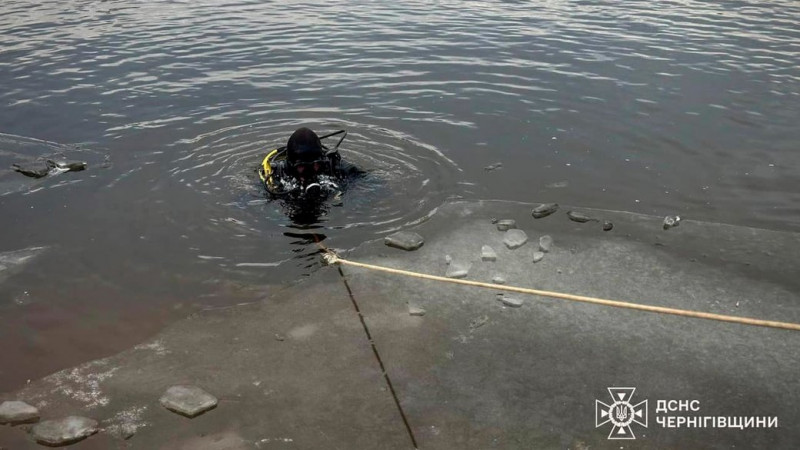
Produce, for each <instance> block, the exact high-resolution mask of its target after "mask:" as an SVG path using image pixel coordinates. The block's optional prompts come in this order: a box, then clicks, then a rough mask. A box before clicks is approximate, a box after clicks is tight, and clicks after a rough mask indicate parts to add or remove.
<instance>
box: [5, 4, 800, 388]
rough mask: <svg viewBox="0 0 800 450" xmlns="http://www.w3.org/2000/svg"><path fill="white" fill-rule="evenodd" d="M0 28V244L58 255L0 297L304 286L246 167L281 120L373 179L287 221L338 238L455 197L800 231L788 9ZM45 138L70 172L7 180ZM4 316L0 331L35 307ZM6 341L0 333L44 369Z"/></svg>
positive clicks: (497, 9) (49, 23)
mask: <svg viewBox="0 0 800 450" xmlns="http://www.w3.org/2000/svg"><path fill="white" fill-rule="evenodd" d="M0 17H2V19H0V36H2V37H0V43H2V45H0V86H3V89H2V90H0V101H2V105H3V107H2V113H0V133H6V134H7V135H11V138H9V139H10V140H11V142H12V144H11V145H16V147H15V149H10V150H9V148H8V145H6V144H8V142H6V143H3V141H2V140H0V163H2V165H3V167H0V188H2V189H3V191H2V192H3V193H7V195H2V196H0V227H1V229H2V233H0V251H7V250H16V249H21V248H26V247H37V246H49V247H51V250H50V251H49V253H50V254H51V255H52V256H51V257H52V258H53V259H52V260H50V259H44V258H43V261H44V262H37V267H36V271H37V272H36V273H37V275H36V276H34V275H32V274H28V275H25V273H27V272H23V273H22V274H20V275H18V276H15V277H14V278H11V279H10V280H9V281H8V283H5V284H4V285H3V286H0V289H5V291H4V292H6V293H7V297H4V298H17V296H18V295H21V294H22V292H24V291H27V292H28V293H29V295H30V296H32V297H33V298H34V300H31V301H32V302H33V304H37V305H38V306H36V307H37V308H41V309H45V310H47V309H48V308H50V309H51V310H55V308H56V306H55V305H57V304H58V305H68V304H70V303H71V302H78V300H80V301H85V302H87V303H86V305H89V306H87V308H88V309H89V310H91V309H92V307H91V306H92V305H94V307H95V309H96V310H98V311H101V310H102V311H114V310H119V311H124V310H125V308H123V307H122V305H129V304H130V303H131V302H134V301H135V302H140V303H141V302H145V303H146V304H147V305H148V306H147V307H142V308H139V309H138V310H137V311H138V312H136V313H135V314H138V315H139V316H137V317H143V315H144V313H143V312H142V310H143V309H147V308H150V307H152V311H156V312H158V311H163V309H161V310H160V309H159V308H169V307H170V305H173V304H175V303H176V302H178V303H180V302H186V303H187V304H198V305H203V304H208V303H213V302H224V301H225V300H224V299H219V297H224V296H226V295H228V294H229V293H230V292H232V291H237V289H238V288H237V289H231V287H230V286H231V283H242V284H243V285H244V284H246V285H258V284H260V283H265V281H264V280H269V281H270V282H275V283H282V282H287V281H291V280H295V279H297V278H298V277H300V276H301V275H305V274H308V273H311V272H312V271H313V270H315V268H316V267H318V265H316V264H318V263H312V262H311V261H312V259H313V258H311V255H313V252H315V251H316V250H315V249H314V248H313V247H314V246H313V245H311V244H310V243H309V242H308V239H305V238H297V237H291V236H290V235H289V233H295V232H296V231H297V230H296V229H295V228H293V226H294V225H293V221H292V219H291V218H290V217H287V215H286V211H285V210H284V208H283V207H282V205H280V204H279V203H276V202H269V201H268V199H267V197H266V194H265V193H264V192H263V189H262V187H261V186H260V185H259V180H258V177H257V175H256V173H255V168H256V167H257V165H258V163H259V162H260V160H261V158H263V156H264V154H265V153H266V152H267V151H268V150H270V149H272V148H275V147H278V146H280V145H284V144H285V141H286V139H287V138H288V136H289V134H290V133H291V132H292V131H293V130H294V129H296V128H297V127H299V126H309V127H311V128H313V129H316V130H321V131H324V130H333V129H340V128H346V129H347V130H348V132H349V135H348V140H347V141H346V142H345V143H344V144H343V147H342V154H343V156H344V157H345V158H346V159H348V160H350V161H352V162H353V163H355V164H357V165H358V166H359V167H362V168H364V169H366V170H368V171H369V174H370V175H369V176H368V177H366V178H365V179H364V180H362V182H359V183H357V184H356V185H354V186H353V187H352V188H351V189H349V190H348V192H347V194H346V196H345V198H344V199H343V205H342V206H341V207H330V208H328V209H326V210H324V211H317V212H318V213H319V214H315V217H311V218H309V217H306V218H299V217H295V219H296V220H295V221H294V222H299V223H301V222H307V223H315V224H317V225H318V226H319V227H320V228H319V229H315V231H314V233H317V231H319V234H320V235H325V236H327V241H326V242H328V244H329V245H331V246H335V247H338V248H351V247H353V246H355V245H357V244H358V243H360V242H362V241H364V240H365V239H375V238H378V237H380V236H382V235H383V234H385V233H386V232H388V231H390V230H394V229H398V228H401V227H403V226H406V225H408V224H412V223H416V222H419V221H422V220H425V219H426V218H427V217H429V216H430V215H431V214H433V213H434V212H435V211H436V208H437V207H438V206H439V205H440V204H442V202H444V201H445V200H446V199H448V198H454V197H455V198H458V197H468V198H502V199H509V200H523V201H548V202H550V201H553V202H559V203H564V204H573V205H585V206H590V207H595V208H606V209H619V210H628V211H635V212H642V213H651V214H656V215H663V216H665V215H675V214H679V215H681V216H682V217H687V218H695V219H703V220H711V221H720V222H727V223H734V224H743V225H751V226H758V227H766V228H774V229H791V230H798V227H799V226H798V223H800V220H798V219H800V207H798V205H800V190H798V189H797V173H798V171H800V152H798V151H797V143H798V142H800V131H798V130H799V129H798V128H797V126H796V122H797V117H800V101H798V97H799V96H800V89H798V87H799V86H800V66H799V65H798V64H797V62H798V61H799V60H800V44H798V43H799V42H800V31H799V30H798V27H797V23H798V22H799V21H800V5H798V3H797V2H793V1H788V0H784V1H774V2H769V3H763V2H755V1H735V2H716V3H715V2H704V1H691V0H689V1H666V2H658V3H653V2H645V1H636V2H625V3H619V4H617V3H613V2H611V3H609V2H601V1H592V0H587V1H580V2H563V1H551V2H544V3H533V4H531V3H528V2H472V1H468V2H439V3H436V4H431V3H430V2H419V1H410V2H402V3H399V4H398V3H390V2H379V3H374V2H355V3H352V2H350V3H338V2H293V1H288V2H280V3H277V4H269V5H265V4H263V2H258V1H255V0H241V1H229V2H220V1H210V0H199V1H192V2H183V1H164V0H158V1H156V0H149V1H142V2H120V1H116V0H110V1H92V0H76V1H69V2H63V1H56V0H45V1H42V2H36V3H35V4H33V3H30V2H5V3H3V4H2V5H0ZM23 136H24V137H23ZM6 140H7V141H8V139H6ZM44 141H46V142H50V143H53V142H57V143H64V144H70V143H80V145H79V150H80V151H81V152H83V153H84V155H86V159H88V160H89V161H88V162H89V168H88V170H87V171H85V172H81V173H67V174H62V175H60V176H59V177H57V178H53V179H51V180H50V179H47V178H45V179H43V180H42V181H41V182H37V183H38V184H37V183H31V182H30V181H29V180H25V181H24V182H21V181H20V180H19V179H18V178H15V176H16V175H17V174H12V173H11V172H10V171H6V167H7V166H8V165H9V164H11V163H13V162H16V160H17V159H22V160H26V159H35V158H37V157H39V156H42V155H43V154H45V153H46V152H45V151H44V150H45V149H44V148H43V147H41V146H40V147H36V146H35V145H34V146H33V147H31V146H28V145H22V144H21V143H24V142H44ZM15 143H16V144H15ZM17 144H19V145H17ZM42 145H44V144H42ZM47 145H50V144H47ZM52 145H57V144H52ZM58 145H60V144H58ZM63 148H66V147H63ZM48 151H49V150H48ZM12 160H13V161H12ZM496 162H502V163H503V165H502V168H500V169H498V170H493V171H485V170H483V168H484V167H486V166H487V165H489V164H493V163H496ZM101 166H102V167H103V169H102V170H101V169H100V167H101ZM310 219H313V220H310ZM287 230H289V231H288V232H287ZM306 231H307V230H306ZM306 231H301V233H303V232H306ZM298 249H301V250H300V251H299V252H298V251H297V250H298ZM298 253H299V254H302V255H304V256H302V257H300V258H298V257H297V256H298ZM55 261H60V263H56V262H55ZM37 277H38V278H37ZM66 281H70V283H74V285H75V286H82V287H81V288H80V289H75V290H59V289H54V288H53V287H52V286H63V285H66V284H65V283H66ZM70 285H72V284H70ZM98 286H102V287H103V289H102V290H99V289H98ZM92 292H103V293H104V295H102V296H100V295H92V294H91V293H92ZM36 298H38V300H36ZM179 299H180V300H179ZM3 301H5V300H2V299H0V302H3ZM5 302H6V303H0V320H9V321H12V320H15V318H19V317H26V316H25V314H27V313H25V312H24V311H22V310H20V308H31V307H32V306H30V305H27V306H24V305H23V306H20V305H16V306H14V305H13V304H12V303H11V302H10V301H5ZM100 305H102V307H101V306H100ZM131 314H134V313H131ZM51 317H52V321H51V322H48V325H47V326H48V327H50V328H49V329H51V330H52V329H55V328H58V327H61V328H60V329H63V330H65V331H64V334H65V335H69V332H70V330H72V332H77V331H76V330H85V329H86V326H87V325H86V323H83V322H82V321H81V320H82V319H77V318H75V317H74V316H72V315H67V314H54V315H52V316H51ZM130 319H131V320H134V319H135V317H131V318H130ZM109 323H111V322H109ZM131 328H132V329H135V327H131ZM6 329H7V328H6ZM24 329H25V328H24V327H22V328H18V331H17V332H15V333H16V334H14V335H9V336H7V337H6V338H8V339H15V340H18V341H21V342H24V343H25V345H27V346H29V347H28V348H30V349H32V350H31V351H32V352H34V351H35V352H40V353H41V354H42V355H48V354H50V353H48V352H49V350H46V348H47V347H46V346H47V342H43V341H40V340H37V339H38V338H37V337H36V336H37V335H38V334H36V333H27V332H25V331H19V330H24ZM128 333H134V334H135V332H134V331H129V332H128ZM128 336H129V337H130V336H133V334H128ZM131 339H133V338H131ZM72 351H73V352H74V354H72V356H73V357H74V358H81V357H82V356H85V355H88V354H89V353H88V352H87V353H81V352H82V351H83V350H81V349H73V350H72ZM92 355H94V353H92ZM2 356H3V355H0V359H2ZM68 359H69V357H67V358H65V360H68ZM46 360H47V358H46V357H45V356H43V357H42V362H41V366H40V367H41V370H42V371H45V370H50V369H53V368H54V367H55V366H53V365H48V364H47V363H46ZM21 377H23V375H22V374H19V373H17V374H14V375H13V376H12V375H8V374H0V390H3V388H4V387H7V386H9V385H10V384H13V383H17V382H19V381H20V380H21V379H22V378H21Z"/></svg>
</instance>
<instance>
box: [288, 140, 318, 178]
mask: <svg viewBox="0 0 800 450" xmlns="http://www.w3.org/2000/svg"><path fill="white" fill-rule="evenodd" d="M324 157H325V152H324V150H323V148H322V142H321V141H320V140H319V136H317V133H314V132H313V131H311V130H310V129H309V128H306V127H303V128H299V129H297V131H295V132H294V133H292V136H291V137H290V138H289V142H288V143H287V144H286V162H287V168H288V169H289V171H290V173H291V175H292V176H294V177H296V178H298V179H300V180H301V181H302V182H303V184H306V182H307V181H309V180H313V179H315V178H316V177H317V176H318V175H319V174H320V173H322V171H323V162H324Z"/></svg>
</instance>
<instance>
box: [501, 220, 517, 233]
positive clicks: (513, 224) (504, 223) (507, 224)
mask: <svg viewBox="0 0 800 450" xmlns="http://www.w3.org/2000/svg"><path fill="white" fill-rule="evenodd" d="M512 228H517V221H516V220H514V219H502V220H498V221H497V231H507V230H510V229H512Z"/></svg>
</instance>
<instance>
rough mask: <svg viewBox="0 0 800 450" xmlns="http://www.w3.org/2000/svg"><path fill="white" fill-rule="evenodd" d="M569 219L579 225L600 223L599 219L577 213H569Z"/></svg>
mask: <svg viewBox="0 0 800 450" xmlns="http://www.w3.org/2000/svg"><path fill="white" fill-rule="evenodd" d="M567 217H569V220H571V221H573V222H578V223H586V222H599V220H598V219H595V218H593V217H589V216H587V215H586V214H581V213H579V212H575V211H567Z"/></svg>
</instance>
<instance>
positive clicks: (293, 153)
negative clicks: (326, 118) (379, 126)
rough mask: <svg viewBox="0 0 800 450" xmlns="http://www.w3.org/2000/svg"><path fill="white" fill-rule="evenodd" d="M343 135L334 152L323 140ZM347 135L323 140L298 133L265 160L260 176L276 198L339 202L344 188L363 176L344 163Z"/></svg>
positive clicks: (311, 133) (308, 131)
mask: <svg viewBox="0 0 800 450" xmlns="http://www.w3.org/2000/svg"><path fill="white" fill-rule="evenodd" d="M338 135H342V137H341V138H340V139H339V141H338V142H337V143H336V145H335V146H334V147H333V149H330V148H328V147H327V146H325V145H324V144H323V143H322V140H323V139H326V138H329V137H333V136H338ZM346 136H347V131H345V130H339V131H335V132H333V133H329V134H326V135H324V136H322V137H319V136H317V134H316V133H315V132H314V131H312V130H311V129H310V128H306V127H302V128H299V129H297V130H296V131H295V132H294V133H292V135H291V137H289V141H288V142H287V143H286V146H284V147H280V148H277V149H275V150H273V151H271V152H269V154H267V156H266V157H265V158H264V160H263V161H262V162H261V166H259V168H258V174H259V177H260V178H261V181H262V182H263V183H264V186H265V187H266V189H267V192H269V194H270V195H271V196H272V197H273V198H289V199H293V200H306V201H315V200H325V199H328V198H331V197H332V198H334V199H336V198H338V197H340V196H341V194H342V191H343V189H344V186H343V184H345V183H347V182H348V180H349V179H352V178H353V177H354V176H357V175H360V174H362V172H361V171H360V170H358V169H357V168H356V167H355V166H353V165H351V164H348V163H345V162H343V161H342V157H341V155H340V154H339V145H341V143H342V141H344V138H345V137H346Z"/></svg>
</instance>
